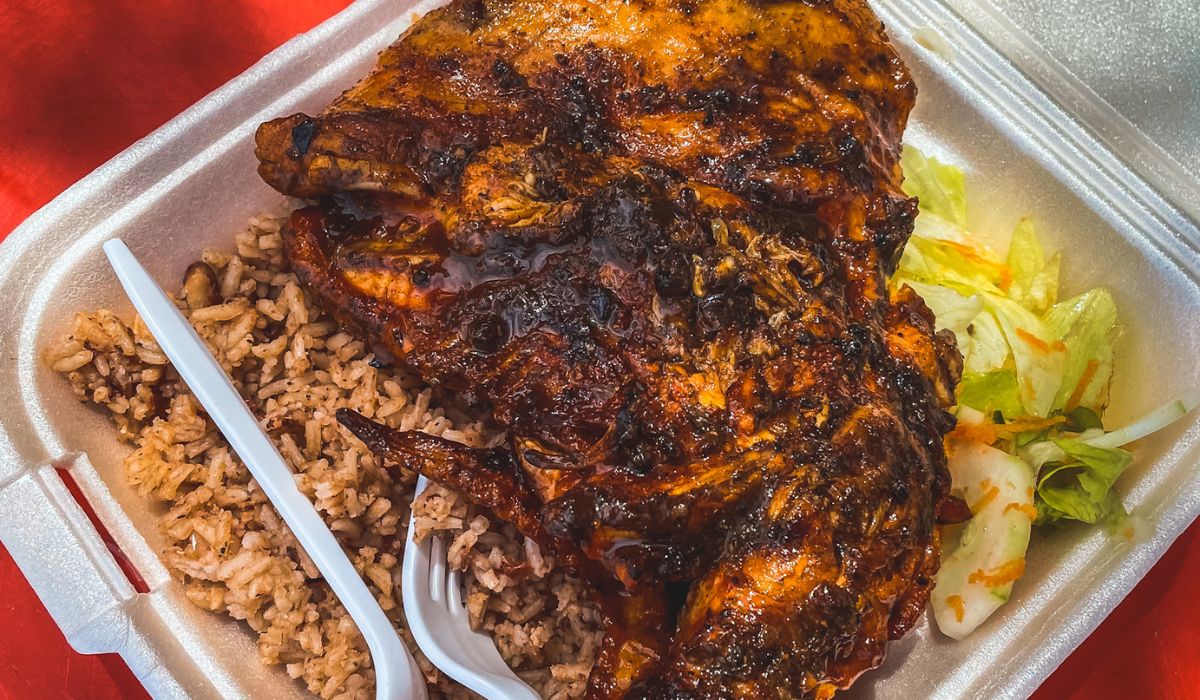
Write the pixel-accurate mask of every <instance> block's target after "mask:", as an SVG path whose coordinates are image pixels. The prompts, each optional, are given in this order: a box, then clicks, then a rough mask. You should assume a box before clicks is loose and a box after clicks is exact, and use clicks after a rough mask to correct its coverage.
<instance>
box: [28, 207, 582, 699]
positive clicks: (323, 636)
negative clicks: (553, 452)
mask: <svg viewBox="0 0 1200 700" xmlns="http://www.w3.org/2000/svg"><path fill="white" fill-rule="evenodd" d="M279 225H280V222H279V221H278V220H275V219H267V218H262V219H256V220H253V221H252V222H251V226H250V229H249V230H248V231H246V232H243V233H241V234H239V235H238V236H237V239H236V250H237V253H236V254H229V253H225V252H222V251H215V250H209V251H205V253H204V256H203V258H202V263H197V264H195V265H193V266H192V267H190V268H189V280H188V282H189V283H188V284H187V285H186V289H185V290H184V291H183V292H181V294H180V296H179V302H178V303H179V304H180V308H181V309H182V310H183V312H184V313H185V314H187V315H188V317H189V319H190V321H191V323H192V325H193V326H194V327H195V328H196V331H197V332H198V333H199V334H200V337H201V338H203V339H204V340H205V342H206V343H207V344H208V346H209V348H210V349H211V350H212V351H213V354H214V355H215V356H216V357H217V359H218V361H220V363H221V366H222V367H223V368H224V369H225V371H227V372H228V373H229V374H230V376H231V377H233V380H234V384H235V385H236V386H237V388H238V390H239V391H240V392H241V394H242V396H243V397H245V398H246V399H247V401H248V402H249V404H250V405H251V407H252V409H253V410H254V412H255V414H256V415H257V416H258V418H259V420H260V421H261V422H262V424H263V425H264V426H265V427H266V428H267V430H268V432H269V433H270V435H271V437H272V438H273V439H274V440H275V442H276V444H277V445H278V446H279V449H280V452H281V454H283V456H284V459H285V460H286V461H287V462H288V464H289V465H290V466H291V467H292V468H293V469H294V470H295V471H296V474H297V475H298V478H297V484H298V485H299V487H300V489H301V490H302V491H303V492H304V493H305V495H307V496H308V497H309V498H310V499H312V501H313V503H314V504H316V507H317V510H318V511H319V512H320V513H321V515H322V516H323V517H324V518H325V521H326V522H327V523H328V524H329V526H330V527H331V528H332V529H333V531H334V532H335V534H336V535H337V536H338V539H339V541H340V542H341V543H342V545H343V547H345V548H346V551H347V552H348V553H349V554H350V557H351V560H352V561H353V562H354V566H355V568H357V569H358V571H359V573H360V574H362V576H363V578H364V579H365V580H366V582H367V585H368V586H369V588H370V589H371V591H372V592H373V593H374V594H375V596H376V597H377V599H378V600H379V602H380V605H381V606H382V607H383V609H384V610H385V611H387V614H388V615H389V617H390V618H391V619H392V621H393V623H394V624H395V625H396V628H397V630H399V631H400V633H401V635H402V637H403V638H404V639H405V641H406V642H408V643H409V645H410V647H413V645H412V638H411V636H410V635H409V634H408V631H407V630H406V629H405V627H404V616H403V612H402V610H401V605H400V568H399V562H400V561H402V560H403V546H404V540H405V529H406V527H407V523H408V515H409V513H408V507H407V504H408V503H409V502H410V501H411V496H412V494H411V489H412V485H413V483H414V482H415V475H414V474H410V473H407V472H405V473H400V474H395V472H389V471H388V470H386V469H383V468H381V465H379V464H378V462H377V461H376V459H375V457H374V456H373V455H372V454H371V453H370V452H369V451H368V450H366V449H365V447H364V446H363V445H362V444H361V443H360V442H358V441H357V440H356V439H354V438H353V437H351V436H350V435H349V434H348V433H347V432H346V431H345V430H344V429H343V428H342V427H341V426H340V425H339V424H338V423H337V421H336V420H335V418H334V414H335V412H336V411H337V409H338V408H342V407H348V408H353V409H355V410H357V411H359V412H361V413H363V414H364V415H366V416H368V417H372V418H374V419H375V420H378V421H382V422H384V423H386V424H388V425H390V426H392V427H395V428H399V429H403V430H423V431H425V432H428V433H432V434H435V435H442V436H444V437H446V438H448V439H452V440H457V441H460V442H464V443H467V444H471V445H482V444H484V443H486V442H489V441H491V440H494V439H496V436H491V435H487V434H486V433H485V431H484V430H483V427H482V425H481V424H479V423H467V422H465V419H461V418H460V419H458V420H457V421H456V420H453V419H452V418H451V417H450V416H448V415H447V413H446V411H444V410H443V409H442V408H439V407H437V406H436V405H435V403H434V401H433V397H432V395H431V393H430V391H429V389H427V388H424V387H422V386H421V385H420V383H419V382H417V381H416V380H415V379H414V378H413V377H410V376H407V375H405V374H404V373H402V372H399V371H395V370H392V369H390V368H386V367H384V366H382V365H380V364H378V363H376V362H375V361H374V357H373V355H372V354H371V353H370V352H369V351H368V349H367V348H366V346H365V344H364V343H363V341H362V340H361V339H358V338H356V337H354V336H353V335H351V334H349V333H346V332H344V331H339V330H338V326H337V324H336V323H335V322H334V321H333V320H332V319H331V318H329V317H328V316H327V315H325V314H324V312H323V311H322V310H321V309H320V308H319V307H318V306H316V305H315V304H314V303H313V301H312V300H311V299H310V298H309V297H308V295H307V294H305V292H304V291H303V289H301V287H300V286H299V284H298V283H297V281H296V278H295V276H294V275H293V274H291V273H290V272H289V271H288V270H287V268H286V266H285V263H284V259H283V254H282V241H281V239H280V236H279ZM204 265H207V268H205V267H203V266H204ZM193 273H195V275H196V277H194V278H193V277H192V274H193ZM46 361H47V363H48V364H49V366H50V367H51V368H52V369H54V370H55V371H57V372H60V373H63V374H65V375H66V377H67V379H68V380H69V381H70V383H71V386H72V387H73V389H74V390H75V392H76V394H78V395H79V397H80V398H81V399H82V400H84V401H85V402H90V403H93V404H95V405H97V406H100V407H103V408H105V409H107V411H108V412H109V413H110V415H111V416H112V419H113V421H114V422H115V423H116V426H117V434H118V437H119V438H120V439H121V440H123V441H125V442H128V443H130V444H131V445H132V447H133V450H132V452H130V453H129V455H128V456H127V457H126V458H125V470H126V475H127V477H128V479H129V482H130V483H131V484H132V485H134V486H136V487H137V489H138V491H139V492H140V493H141V494H142V495H144V496H146V497H147V498H149V499H152V500H154V501H159V502H163V503H164V504H165V505H166V507H167V512H166V514H165V515H163V516H162V518H161V519H160V522H159V527H160V529H161V531H162V534H163V536H164V538H165V539H166V542H167V546H166V549H165V550H164V551H163V553H162V556H163V560H164V561H165V563H166V564H167V566H168V568H169V569H170V570H171V571H172V572H173V573H174V575H175V576H176V577H177V578H178V579H179V581H180V583H181V585H183V586H184V591H185V593H186V595H187V598H188V599H189V600H190V601H192V602H193V603H194V604H196V605H197V606H199V607H202V608H204V609H206V610H211V611H214V612H223V613H225V614H227V615H229V616H231V617H234V618H236V619H239V620H244V621H245V622H246V624H247V625H248V626H249V627H250V628H251V629H252V630H254V632H255V634H256V635H257V639H258V653H259V657H260V659H261V660H262V662H263V663H266V664H279V665H283V666H284V668H285V669H286V671H287V673H288V674H289V675H290V676H291V677H293V678H297V679H300V680H302V681H303V682H304V683H305V685H306V686H307V688H308V689H309V690H310V691H311V692H313V693H314V694H316V695H319V696H321V697H323V698H369V697H372V696H373V694H374V688H373V680H374V673H373V671H372V670H371V660H370V656H369V654H368V652H367V648H366V644H365V643H364V641H363V639H362V637H361V636H360V635H359V634H358V631H357V629H356V628H355V627H354V625H353V624H352V623H351V621H350V618H349V617H348V616H347V614H346V612H345V610H344V609H343V608H342V606H341V605H340V604H339V603H338V602H337V600H336V599H335V598H334V596H333V595H332V594H331V592H330V590H329V588H328V586H327V585H326V584H325V583H324V582H323V581H321V580H320V578H319V572H318V571H317V569H316V566H315V565H314V564H313V563H312V561H311V560H310V559H309V557H308V556H307V555H306V554H305V553H304V551H303V550H302V549H301V548H300V546H299V544H298V543H297V542H296V540H295V538H294V537H293V536H292V534H291V532H290V531H289V530H288V529H287V527H286V526H285V525H284V524H283V523H282V521H281V520H280V518H279V516H278V514H277V513H276V512H275V510H274V509H273V508H272V507H271V505H270V504H269V503H268V502H267V499H266V496H265V495H264V494H263V493H262V491H260V490H259V488H258V485H257V484H256V483H255V482H254V481H253V480H252V479H251V478H250V474H249V472H248V471H247V470H246V468H245V467H244V466H243V465H242V463H241V462H240V461H239V460H238V458H237V457H236V455H234V454H233V452H232V451H231V450H230V449H229V447H228V445H227V443H226V442H225V440H224V438H223V437H222V436H221V435H220V433H218V432H217V430H216V428H215V426H214V425H213V424H212V423H211V422H210V421H209V420H208V417H207V415H206V414H205V413H204V412H203V409H201V407H200V406H199V405H198V404H197V403H196V400H195V399H194V398H193V396H192V394H191V393H190V392H189V391H188V389H187V387H186V386H185V385H184V384H183V382H182V381H181V380H180V379H179V376H178V375H177V374H176V373H175V372H174V370H173V369H171V368H170V366H169V365H168V364H167V359H166V357H165V356H164V355H163V353H162V350H161V349H160V348H159V347H158V345H157V343H155V342H154V339H153V338H152V337H151V336H150V334H149V332H148V331H147V330H146V327H145V324H143V323H142V322H141V320H140V319H134V321H133V323H132V325H130V324H127V323H125V322H123V321H122V320H121V319H119V318H118V317H117V316H116V315H115V314H113V313H112V312H110V311H96V312H91V313H80V314H78V315H77V316H76V318H75V323H74V327H73V329H72V332H71V336H70V337H69V338H68V339H67V340H65V341H64V342H63V343H62V344H61V345H59V346H57V347H55V348H52V349H51V350H50V351H49V352H47V353H46ZM414 507H415V510H416V515H417V519H416V523H417V528H418V535H419V536H421V537H424V536H427V535H428V534H430V533H437V534H440V535H442V536H445V537H448V538H450V547H449V558H450V562H451V564H452V565H453V566H456V567H458V568H460V569H462V570H463V571H466V572H468V574H469V575H468V576H466V577H465V578H466V581H467V588H466V591H465V593H466V600H467V605H468V610H469V614H470V620H471V624H472V625H473V626H475V627H476V628H477V629H483V630H486V631H488V632H489V633H490V634H491V635H492V636H493V637H494V638H495V640H496V643H497V646H498V647H499V649H500V652H501V654H502V655H503V656H504V658H505V659H507V660H508V662H509V664H510V665H512V666H513V667H514V668H515V669H516V670H517V672H518V673H519V675H520V676H521V677H522V678H524V679H525V680H526V681H528V682H529V683H530V684H532V685H533V686H534V687H535V688H536V689H537V690H538V691H539V692H540V693H541V694H542V696H543V697H547V698H554V699H555V700H562V699H565V698H578V697H581V696H582V695H583V692H584V689H585V686H586V683H587V676H588V672H589V670H590V669H591V666H592V662H593V661H594V659H595V657H596V654H597V651H598V648H599V643H600V636H601V635H600V631H599V628H600V627H599V618H598V616H597V613H596V610H595V609H594V608H593V607H592V605H591V604H590V602H588V601H587V600H586V598H585V596H584V595H583V592H582V588H581V586H580V583H579V581H578V580H577V579H574V578H572V577H570V576H568V575H567V574H565V573H564V572H562V571H558V570H555V569H554V567H553V561H552V560H551V559H550V558H549V557H547V556H544V555H543V554H542V553H541V551H540V550H539V549H538V547H537V545H536V544H535V543H533V542H530V541H524V540H523V539H522V538H521V537H520V536H519V535H518V534H517V533H516V532H515V531H514V530H513V528H512V527H511V526H510V525H508V524H506V523H498V522H492V521H491V520H490V519H489V517H488V515H486V514H484V513H481V512H477V511H476V510H475V509H474V508H472V507H471V506H470V505H469V504H468V503H467V502H466V501H465V500H464V499H461V498H459V496H458V495H457V494H456V493H454V492H451V491H448V490H446V489H444V488H441V487H436V486H435V487H432V488H430V489H429V490H427V491H426V492H425V493H424V494H422V495H421V497H420V498H418V499H417V502H416V504H415V506H414ZM413 648H414V650H415V647H413ZM418 659H419V662H420V666H421V668H422V670H423V671H424V673H425V675H426V677H427V678H428V679H429V681H430V689H431V691H432V695H433V696H434V697H445V698H460V697H462V698H465V697H471V693H470V692H469V691H467V690H466V689H464V688H462V687H461V686H458V685H456V684H455V683H453V682H452V681H450V680H449V679H447V678H446V677H444V676H443V675H441V674H440V673H438V672H437V671H436V669H434V668H433V666H432V665H431V664H430V663H429V662H428V661H427V660H426V659H425V658H424V657H422V656H420V654H419V653H418Z"/></svg>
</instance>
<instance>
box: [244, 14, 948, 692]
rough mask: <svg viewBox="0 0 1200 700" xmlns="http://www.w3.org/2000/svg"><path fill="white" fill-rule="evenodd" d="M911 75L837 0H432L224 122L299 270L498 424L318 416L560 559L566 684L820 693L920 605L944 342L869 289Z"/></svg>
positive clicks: (877, 280) (902, 293)
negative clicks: (570, 601) (246, 146)
mask: <svg viewBox="0 0 1200 700" xmlns="http://www.w3.org/2000/svg"><path fill="white" fill-rule="evenodd" d="M914 98H915V88H914V87H913V84H912V81H911V79H910V77H909V74H908V72H907V71H906V69H905V67H904V65H903V64H902V62H901V61H900V59H899V58H898V57H897V55H896V54H895V52H894V51H893V49H892V47H891V46H890V45H889V44H888V42H887V40H886V37H885V35H884V33H883V28H882V26H881V25H880V22H879V21H878V19H877V18H876V17H875V16H874V15H873V14H872V13H871V11H870V10H869V9H868V7H867V5H866V3H865V2H863V1H862V0H823V1H821V2H815V1H813V0H771V1H768V0H593V1H583V0H569V1H567V2H549V1H539V0H455V1H454V2H452V3H451V4H450V5H448V6H446V7H444V8H442V9H439V10H436V11H434V12H432V13H430V14H429V15H427V16H426V17H424V18H423V19H421V20H420V21H418V22H417V23H416V24H415V25H414V26H413V28H412V29H411V30H409V31H408V32H407V33H406V34H405V35H404V36H403V37H401V38H400V40H399V41H398V42H397V43H396V44H394V45H393V46H392V47H391V48H390V49H388V50H387V51H385V52H384V53H383V55H382V56H381V58H380V62H379V66H378V68H377V69H376V71H375V72H374V73H372V74H371V75H370V76H368V77H367V78H366V79H365V80H364V81H362V82H361V83H360V84H359V85H357V86H356V87H354V88H353V89H351V90H350V91H349V92H347V93H346V94H344V95H342V96H341V97H340V98H338V99H337V100H336V101H334V102H333V104H331V105H330V106H329V107H328V108H326V109H325V111H324V112H322V113H321V114H320V115H318V116H315V117H314V116H307V115H303V114H298V115H294V116H291V117H287V118H284V119H278V120H275V121H272V122H269V123H267V124H264V125H263V126H262V127H261V128H260V130H259V133H258V156H259V159H260V161H261V165H260V172H261V174H262V176H263V178H264V179H265V180H266V181H267V182H268V183H270V184H271V185H272V186H274V187H275V188H276V189H278V190H279V191H281V192H283V193H285V194H288V195H292V196H295V197H301V198H306V199H309V200H311V202H312V204H311V205H310V206H307V207H304V208H302V209H299V210H297V211H296V212H295V213H294V214H293V215H292V217H291V220H290V224H289V225H288V226H287V227H286V229H285V245H286V250H287V253H288V255H289V257H290V260H291V262H292V264H293V266H294V268H295V271H296V273H297V275H298V276H299V277H300V279H301V281H302V282H303V283H304V284H305V285H306V286H307V288H308V289H309V290H311V291H312V292H314V293H315V294H316V295H317V296H318V297H319V298H320V299H321V300H322V301H323V303H324V304H325V305H327V306H328V308H330V309H331V310H332V311H333V312H334V313H335V314H337V315H338V316H339V317H340V318H341V319H343V320H344V321H345V322H347V323H351V324H354V325H355V326H356V327H357V328H358V329H359V330H360V331H361V332H362V333H363V334H365V336H366V337H368V338H370V339H371V341H372V342H373V343H374V345H375V347H376V349H377V351H378V353H379V354H380V356H381V357H384V358H386V359H388V360H390V361H394V362H397V363H400V364H402V365H403V366H405V367H407V368H408V369H410V370H411V371H413V372H414V373H416V374H417V375H419V376H420V377H422V378H423V379H424V380H425V381H427V382H429V383H430V384H432V385H435V386H439V387H442V388H444V389H445V390H446V391H448V392H452V393H454V394H456V395H458V396H460V397H462V398H463V399H464V400H465V401H467V402H470V403H472V404H474V405H477V406H479V407H481V408H486V409H488V410H490V412H491V416H492V420H494V421H495V422H496V423H497V424H498V425H499V426H501V427H503V428H504V429H505V430H506V431H507V435H508V438H509V440H508V443H507V444H506V445H505V446H504V447H502V448H498V449H492V450H475V449H471V448H467V447H464V446H462V445H457V444H454V443H450V442H447V441H445V440H442V439H439V438H434V437H431V436H427V435H423V434H420V433H399V432H393V431H390V430H388V429H387V428H385V427H383V426H380V425H377V424H375V423H373V422H371V421H370V420H368V419H367V418H364V417H362V416H360V415H358V414H355V413H353V412H349V411H344V412H343V413H342V414H341V416H340V417H341V419H342V421H343V423H344V424H345V425H346V426H347V427H349V428H350V429H351V430H352V431H354V432H355V433H356V434H357V435H358V436H359V437H361V438H362V439H363V440H365V441H366V442H367V443H368V444H369V445H370V446H371V447H372V448H373V449H374V450H375V451H376V452H377V453H379V454H380V455H381V456H383V457H384V458H385V459H387V460H390V461H391V462H392V463H398V464H401V465H404V466H406V467H408V468H411V469H414V470H417V471H420V472H421V473H423V474H426V475H427V476H429V477H431V478H433V479H435V480H437V481H439V482H441V483H443V484H445V485H447V486H449V487H451V488H454V489H456V490H458V491H459V492H461V493H462V494H464V495H465V496H467V497H468V498H472V499H474V500H475V501H476V502H477V503H479V504H480V505H482V506H485V507H487V508H490V509H491V510H492V511H494V512H495V513H496V514H497V515H498V516H499V517H502V518H504V519H507V520H509V521H510V522H512V523H514V524H515V525H516V527H517V528H518V529H519V530H520V531H521V532H522V533H523V534H524V535H525V536H527V537H530V538H533V539H535V540H536V541H538V542H539V543H541V544H542V545H543V546H544V547H546V548H548V549H549V550H550V551H552V552H554V553H555V554H556V556H557V557H558V560H559V562H560V563H564V564H566V565H568V566H570V567H572V568H573V569H574V570H576V571H578V572H579V573H580V575H581V576H583V577H584V578H585V579H587V580H588V581H589V582H590V583H591V585H592V587H593V590H594V594H595V596H596V597H597V599H598V601H599V602H600V604H601V607H602V610H603V611H604V614H605V615H606V621H607V622H608V625H609V628H608V638H607V640H606V642H605V646H604V649H603V654H602V656H601V658H600V660H599V662H598V663H597V667H596V668H595V669H594V670H593V672H592V676H591V680H590V687H591V693H592V695H593V697H606V698H607V697H613V698H616V697H632V698H655V699H657V698H781V697H828V696H829V695H831V694H833V693H834V692H835V691H836V690H837V689H838V688H845V687H847V686H849V685H850V684H851V683H852V682H853V681H854V679H855V678H856V677H858V676H859V675H860V674H861V673H862V672H863V671H865V670H867V669H870V668H873V667H875V666H877V665H878V664H879V663H881V661H882V659H883V655H884V650H885V646H886V643H887V641H888V640H890V639H896V638H898V637H900V636H901V635H903V634H904V633H905V631H907V630H908V629H909V628H910V627H911V626H912V625H913V624H914V622H915V621H916V619H917V617H918V616H919V614H920V613H921V611H922V609H923V608H924V605H925V601H926V598H927V596H928V593H929V589H930V585H931V581H930V579H931V577H932V575H933V574H934V572H935V571H936V569H937V562H938V554H939V553H938V541H937V535H936V531H935V529H934V525H935V521H936V515H937V513H938V510H939V508H942V507H944V506H946V505H947V504H949V500H948V499H949V497H948V495H947V492H948V480H949V479H948V475H947V471H946V466H945V454H944V452H943V448H942V438H943V435H944V433H945V432H946V431H947V430H948V429H949V428H950V425H951V422H952V420H951V418H950V417H949V415H948V414H947V413H946V412H945V408H946V407H948V406H949V405H950V404H951V402H952V398H953V392H954V386H955V383H956V381H957V378H958V373H959V365H960V358H959V357H958V355H957V351H956V350H955V346H954V343H953V339H952V338H951V337H947V336H943V335H935V332H934V325H933V318H932V316H931V314H930V312H929V310H928V309H927V308H926V306H925V305H924V303H923V302H922V301H921V299H920V298H919V297H917V295H916V294H915V293H914V292H913V291H912V290H911V289H909V288H902V289H892V288H889V286H888V284H887V277H888V275H889V274H890V273H891V272H892V270H893V269H894V267H895V265H896V263H897V261H898V258H899V255H900V253H901V251H902V249H903V247H904V244H905V242H906V241H907V238H908V236H909V234H910V233H911V230H912V222H913V217H914V215H915V213H916V203H915V201H913V200H911V199H909V198H907V197H905V196H904V195H903V194H902V192H901V190H900V183H901V178H902V174H901V171H900V165H899V149H900V140H901V136H902V133H903V131H904V126H905V122H906V119H907V116H908V113H909V110H910V108H911V107H912V105H913V100H914Z"/></svg>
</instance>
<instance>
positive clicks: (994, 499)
mask: <svg viewBox="0 0 1200 700" xmlns="http://www.w3.org/2000/svg"><path fill="white" fill-rule="evenodd" d="M947 449H948V451H949V454H950V474H951V476H952V478H953V488H954V492H955V493H956V494H957V495H959V496H961V497H962V498H963V500H965V501H966V502H967V504H968V505H969V506H971V512H972V513H973V517H972V518H971V520H969V521H968V522H967V524H966V525H965V526H964V527H963V531H962V536H961V538H960V539H959V543H958V547H957V548H955V549H954V551H952V552H950V553H949V555H948V556H944V557H943V558H942V568H941V570H940V571H939V572H938V575H937V583H936V584H935V585H934V588H933V594H932V599H931V601H930V607H931V608H932V610H933V616H934V619H935V620H937V624H938V627H939V628H940V629H941V630H942V632H944V633H945V634H946V635H948V636H950V637H953V638H955V639H962V638H964V637H966V636H967V635H968V634H970V633H971V632H972V631H973V630H974V629H975V628H976V627H978V626H979V625H980V624H981V623H982V622H983V621H984V620H986V619H987V618H988V616H989V615H991V614H992V613H993V612H995V610H996V608H998V607H1000V606H1001V605H1002V604H1003V603H1004V602H1005V601H1007V600H1008V596H1009V594H1010V593H1011V592H1012V586H1013V582H1014V581H1016V580H1017V579H1018V578H1020V576H1021V574H1022V573H1024V571H1025V550H1026V549H1028V548H1029V532H1030V529H1031V528H1032V525H1033V519H1034V518H1035V517H1036V516H1037V510H1036V509H1035V507H1034V505H1033V492H1034V475H1033V469H1032V468H1031V467H1030V466H1029V465H1028V464H1026V463H1025V462H1023V461H1021V460H1020V459H1018V458H1016V457H1014V456H1012V455H1010V454H1008V453H1006V452H1001V451H1000V450H997V449H995V448H993V447H989V446H987V445H984V444H982V443H978V442H966V441H960V440H953V441H951V442H950V443H949V444H948V445H947Z"/></svg>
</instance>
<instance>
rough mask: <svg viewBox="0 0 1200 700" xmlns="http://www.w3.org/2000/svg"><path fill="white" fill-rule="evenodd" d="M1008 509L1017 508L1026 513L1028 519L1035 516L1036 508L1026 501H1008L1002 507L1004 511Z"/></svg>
mask: <svg viewBox="0 0 1200 700" xmlns="http://www.w3.org/2000/svg"><path fill="white" fill-rule="evenodd" d="M1010 510H1019V511H1021V512H1022V513H1024V514H1025V515H1028V516H1029V519H1030V520H1033V519H1035V518H1037V508H1034V507H1033V506H1031V505H1029V504H1028V503H1009V504H1008V505H1007V506H1005V507H1004V512H1005V513H1007V512H1008V511H1010Z"/></svg>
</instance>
